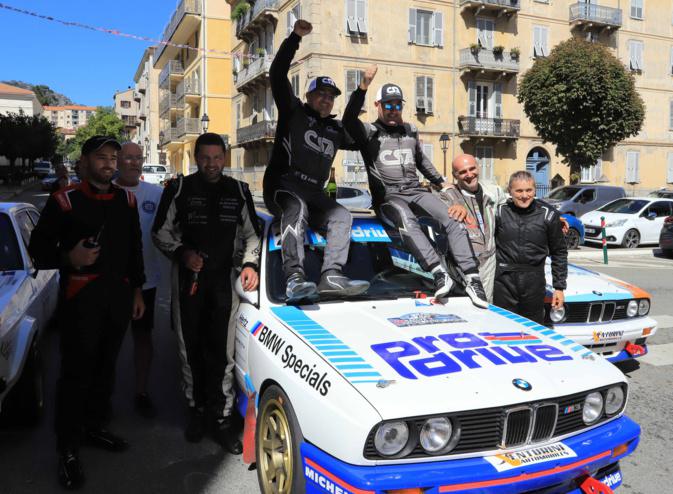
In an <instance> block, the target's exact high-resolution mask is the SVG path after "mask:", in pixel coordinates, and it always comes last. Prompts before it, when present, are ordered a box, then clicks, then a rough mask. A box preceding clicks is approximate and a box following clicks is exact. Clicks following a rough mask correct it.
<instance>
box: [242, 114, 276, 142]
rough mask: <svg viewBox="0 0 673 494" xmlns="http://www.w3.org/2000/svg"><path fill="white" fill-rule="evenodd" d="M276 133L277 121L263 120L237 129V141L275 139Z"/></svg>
mask: <svg viewBox="0 0 673 494" xmlns="http://www.w3.org/2000/svg"><path fill="white" fill-rule="evenodd" d="M275 135H276V121H275V120H262V121H261V122H257V123H254V124H252V125H248V126H247V127H241V128H238V129H236V143H237V144H247V143H251V142H254V141H259V140H261V139H273V137H274V136H275Z"/></svg>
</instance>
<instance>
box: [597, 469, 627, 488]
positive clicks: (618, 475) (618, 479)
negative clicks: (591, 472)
mask: <svg viewBox="0 0 673 494" xmlns="http://www.w3.org/2000/svg"><path fill="white" fill-rule="evenodd" d="M601 482H602V483H603V484H605V485H606V486H608V487H610V488H611V489H613V488H615V487H619V486H620V485H621V484H622V472H620V471H619V470H617V471H616V472H613V473H609V474H607V475H606V476H605V477H603V478H602V479H601Z"/></svg>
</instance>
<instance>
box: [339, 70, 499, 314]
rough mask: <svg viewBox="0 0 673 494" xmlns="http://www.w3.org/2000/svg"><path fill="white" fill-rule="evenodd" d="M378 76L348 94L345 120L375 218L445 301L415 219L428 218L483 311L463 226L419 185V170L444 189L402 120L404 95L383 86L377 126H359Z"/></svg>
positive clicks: (444, 283) (446, 283)
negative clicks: (389, 226) (389, 227)
mask: <svg viewBox="0 0 673 494" xmlns="http://www.w3.org/2000/svg"><path fill="white" fill-rule="evenodd" d="M376 71H377V68H376V66H372V67H369V68H368V69H367V71H366V72H365V76H364V77H363V78H362V80H361V82H360V86H359V87H358V88H357V89H356V90H355V91H353V94H351V98H350V101H349V102H348V106H347V107H346V111H345V112H344V118H343V123H344V126H345V127H346V130H347V131H348V133H349V134H350V135H351V136H352V137H353V139H355V142H356V143H357V144H358V147H359V149H360V150H361V152H362V157H363V159H364V162H365V166H366V168H367V175H368V176H369V189H370V190H371V192H372V198H373V200H374V207H375V209H376V212H377V214H378V215H379V216H380V217H381V218H382V219H384V220H387V221H388V222H391V223H393V224H394V225H395V227H396V228H397V229H398V230H399V232H400V235H401V237H402V240H403V242H404V245H405V246H406V247H407V248H408V249H409V250H410V251H411V254H412V255H413V256H414V257H415V258H416V259H417V260H418V262H419V264H420V265H421V267H422V268H423V269H424V270H425V271H427V272H429V273H431V274H432V275H433V279H434V282H435V290H436V291H435V297H438V298H439V297H445V296H447V295H448V293H449V291H450V290H451V287H452V284H453V281H452V280H451V278H450V277H449V274H448V272H447V270H446V269H445V267H444V266H443V265H442V263H441V259H440V257H439V256H438V255H437V252H436V251H435V248H434V247H433V246H432V244H431V243H430V241H429V240H428V238H427V237H426V235H425V233H424V232H423V230H422V229H421V227H420V225H419V223H418V218H417V216H428V217H431V218H433V219H434V220H435V221H437V222H438V223H439V224H440V228H441V229H442V232H443V233H445V234H446V237H447V240H448V244H449V248H450V250H451V257H452V258H453V259H452V260H453V261H455V263H456V265H457V267H458V268H459V271H460V274H461V275H462V277H463V282H464V284H465V291H466V293H467V295H468V296H469V297H470V299H471V300H472V302H473V303H474V304H475V305H476V306H477V307H482V308H484V307H487V306H488V301H487V300H486V294H485V293H484V288H483V287H482V284H481V280H480V278H479V269H478V266H479V264H478V261H477V258H476V256H475V254H474V250H473V249H472V245H471V244H470V240H469V237H468V234H467V231H466V229H465V226H464V225H463V224H462V223H461V222H459V221H456V220H455V219H454V218H452V217H451V216H449V213H448V210H447V207H446V205H445V204H444V203H443V202H442V201H441V200H440V199H439V198H438V197H437V196H435V195H433V194H432V193H430V192H429V191H428V190H427V189H425V188H423V187H421V184H420V183H419V181H418V175H417V170H418V171H420V172H421V173H422V174H423V175H424V176H425V177H426V178H427V179H428V180H430V182H432V183H433V184H434V185H436V186H438V187H445V186H446V185H447V184H445V183H444V178H443V177H442V176H441V175H440V174H439V173H438V172H437V170H436V169H435V167H434V166H433V165H432V163H431V162H430V160H428V158H427V157H426V156H425V154H423V151H422V148H421V143H420V139H419V138H418V131H417V130H416V128H415V127H413V126H412V125H410V124H407V123H405V122H404V121H403V120H402V108H403V102H404V99H403V97H402V89H401V88H400V87H399V86H397V85H396V84H384V85H383V86H382V87H381V89H379V91H378V94H377V95H376V108H377V110H378V114H379V118H378V120H376V122H374V123H373V124H363V123H362V122H360V121H359V120H358V115H359V113H360V109H361V108H362V106H363V105H364V102H365V94H366V92H367V89H368V88H369V85H370V84H371V82H372V80H373V79H374V76H375V75H376Z"/></svg>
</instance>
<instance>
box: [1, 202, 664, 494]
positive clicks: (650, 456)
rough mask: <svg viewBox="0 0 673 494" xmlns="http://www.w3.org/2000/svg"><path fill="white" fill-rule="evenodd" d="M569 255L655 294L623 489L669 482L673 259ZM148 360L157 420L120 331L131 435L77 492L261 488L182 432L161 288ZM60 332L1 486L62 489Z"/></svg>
mask: <svg viewBox="0 0 673 494" xmlns="http://www.w3.org/2000/svg"><path fill="white" fill-rule="evenodd" d="M13 200H15V201H26V202H32V203H34V204H36V205H37V206H38V207H42V206H43V205H44V202H45V201H46V195H44V194H42V193H41V192H39V191H37V190H31V191H27V192H26V193H24V194H22V195H20V196H18V197H16V198H15V199H13ZM571 257H572V261H573V262H575V263H578V264H580V265H582V266H585V267H590V268H592V269H594V270H597V271H601V272H605V273H607V274H609V275H611V276H615V277H617V278H620V279H623V280H626V281H628V282H630V283H633V284H635V285H638V286H640V287H641V288H643V289H645V290H647V291H649V292H650V293H651V294H652V295H653V303H652V309H651V314H652V315H653V316H654V318H655V319H658V320H659V321H660V328H659V331H658V333H657V334H656V335H655V336H654V337H653V338H652V339H651V340H650V343H651V346H650V354H649V355H648V356H646V357H644V358H643V359H641V361H640V362H639V363H637V364H636V365H630V366H625V367H622V370H623V371H625V373H626V375H627V376H628V378H629V383H630V385H631V395H630V401H629V405H628V409H627V413H628V415H630V416H631V417H632V418H633V419H635V420H636V422H638V423H639V424H640V425H641V427H642V437H641V443H640V447H639V448H638V450H637V451H636V452H635V454H633V455H632V456H630V457H629V458H627V459H626V460H624V461H623V462H622V468H623V474H624V479H625V481H624V486H623V488H622V489H621V490H620V492H624V493H629V494H631V493H632V494H653V493H664V492H671V486H670V483H671V479H673V467H672V464H671V461H670V458H671V451H673V424H672V423H671V420H670V417H671V410H672V409H673V393H671V389H673V372H672V371H673V332H672V331H671V329H673V303H672V302H671V301H673V260H670V259H664V258H661V257H657V252H656V250H654V251H653V249H651V248H644V247H643V248H640V249H636V250H635V251H624V250H621V249H611V250H610V263H609V264H608V265H607V266H605V265H603V264H602V257H601V255H600V252H599V251H598V250H597V249H595V248H591V247H589V248H583V249H580V250H579V251H575V252H573V254H572V256H571ZM154 335H155V347H156V348H155V354H156V355H155V362H154V368H153V373H152V376H151V394H152V396H153V397H154V398H155V401H156V403H157V405H158V408H159V412H160V413H159V416H158V417H157V418H156V419H155V420H151V421H150V420H146V419H143V418H141V417H139V416H138V415H136V413H135V411H134V409H133V405H132V393H133V362H132V358H131V357H132V355H131V350H132V346H131V341H130V338H129V337H128V336H129V335H127V339H126V341H125V342H124V346H123V348H122V353H121V355H120V359H119V363H118V373H117V389H116V393H115V398H114V409H115V416H114V420H113V423H112V425H111V429H113V430H114V431H116V432H118V433H120V434H122V435H123V436H124V437H126V438H127V439H128V440H129V442H130V443H131V449H130V450H129V451H128V452H126V453H123V454H111V453H105V452H101V451H97V450H93V449H83V450H82V461H83V464H84V468H85V472H86V475H87V484H86V485H85V488H84V489H83V490H82V491H81V492H83V493H97V494H98V493H100V494H116V493H125V494H127V493H152V494H154V493H157V494H160V493H166V494H210V493H219V494H229V493H231V494H233V493H236V494H239V493H255V492H258V488H257V483H256V474H255V472H254V471H249V470H248V467H247V466H246V465H244V464H243V463H242V461H241V457H232V456H230V455H228V454H226V453H223V452H222V450H221V448H220V447H219V446H218V445H216V444H215V443H213V442H212V441H210V440H207V439H206V440H204V441H203V442H201V443H199V444H190V443H187V442H185V441H184V439H183V435H182V427H183V423H184V418H185V412H186V408H185V403H184V400H183V399H182V395H181V390H180V384H179V382H180V380H179V362H178V358H177V345H176V341H175V337H174V334H173V333H172V332H171V330H170V328H169V325H168V317H167V302H166V298H165V293H164V296H163V297H160V310H159V311H158V321H157V327H156V329H155V333H154ZM57 346H58V342H57V338H56V335H55V334H54V333H53V332H50V333H48V334H47V336H46V339H45V355H46V357H47V359H46V360H47V361H46V368H47V380H48V385H47V401H46V406H47V408H46V414H45V420H43V421H42V423H41V424H40V425H39V426H37V427H34V428H23V429H19V428H4V429H0V465H2V470H1V471H2V472H3V475H2V480H0V492H1V493H2V494H34V493H41V494H42V493H44V494H49V493H56V492H62V491H61V489H60V488H59V487H58V484H57V482H56V456H55V440H54V436H53V433H52V420H53V403H54V392H53V391H54V384H55V381H56V378H57V375H58V349H57Z"/></svg>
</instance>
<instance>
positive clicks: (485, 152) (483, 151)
mask: <svg viewBox="0 0 673 494" xmlns="http://www.w3.org/2000/svg"><path fill="white" fill-rule="evenodd" d="M475 158H477V162H478V163H479V168H480V171H479V176H480V177H481V178H482V179H484V180H493V146H477V149H476V156H475Z"/></svg>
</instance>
